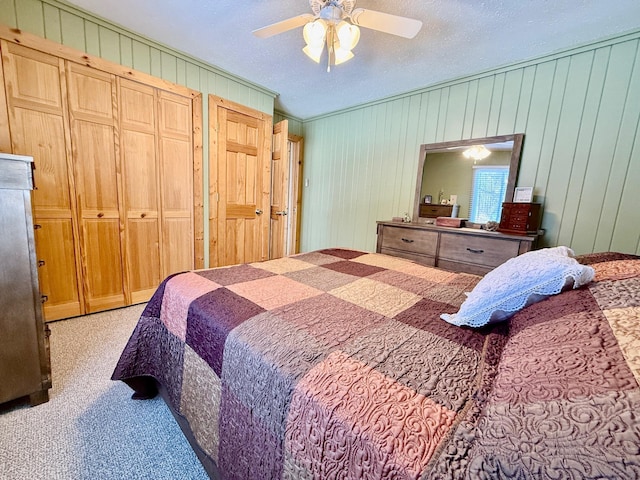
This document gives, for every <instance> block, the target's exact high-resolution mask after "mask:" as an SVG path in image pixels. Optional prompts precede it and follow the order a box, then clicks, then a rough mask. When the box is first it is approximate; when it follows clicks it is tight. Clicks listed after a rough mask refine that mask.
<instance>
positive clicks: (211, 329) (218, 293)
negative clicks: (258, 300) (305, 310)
mask: <svg viewBox="0 0 640 480" xmlns="http://www.w3.org/2000/svg"><path fill="white" fill-rule="evenodd" d="M263 311H264V309H263V308H262V307H260V306H258V305H256V304H255V303H253V302H251V301H249V300H247V299H246V298H242V297H240V296H239V295H236V294H235V293H233V292H231V291H230V290H227V289H226V288H218V289H217V290H214V291H212V292H209V293H207V294H205V295H202V296H201V297H198V298H197V299H195V300H194V301H193V302H192V303H191V305H190V306H189V317H188V318H187V337H186V342H187V345H189V346H190V347H191V348H193V350H194V351H195V352H196V353H197V354H198V355H200V357H201V358H202V359H203V360H204V361H205V362H207V363H208V364H209V366H210V367H211V368H212V369H213V370H214V371H215V372H216V374H217V375H218V376H220V375H222V358H223V353H224V344H225V341H226V339H227V335H229V332H231V330H233V329H234V328H235V327H237V326H238V325H240V324H241V323H242V322H244V321H245V320H247V319H249V318H251V317H253V316H255V315H257V314H259V313H261V312H263Z"/></svg>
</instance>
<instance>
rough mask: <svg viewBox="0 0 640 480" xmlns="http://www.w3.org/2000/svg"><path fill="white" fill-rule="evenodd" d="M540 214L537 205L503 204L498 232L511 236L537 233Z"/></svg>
mask: <svg viewBox="0 0 640 480" xmlns="http://www.w3.org/2000/svg"><path fill="white" fill-rule="evenodd" d="M541 213H542V208H541V205H540V204H539V203H520V202H504V203H503V204H502V215H501V217H500V226H499V227H498V231H499V232H502V233H510V234H513V235H529V234H535V233H538V227H539V226H540V217H541Z"/></svg>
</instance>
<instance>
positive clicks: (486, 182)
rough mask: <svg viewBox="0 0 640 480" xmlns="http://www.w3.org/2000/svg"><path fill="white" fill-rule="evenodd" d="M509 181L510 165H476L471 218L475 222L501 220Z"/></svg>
mask: <svg viewBox="0 0 640 480" xmlns="http://www.w3.org/2000/svg"><path fill="white" fill-rule="evenodd" d="M508 181H509V165H492V166H474V167H473V186H472V188H471V214H470V215H469V220H471V221H472V222H474V223H487V222H489V221H493V222H498V221H500V212H501V210H502V201H503V199H504V196H505V193H506V192H507V183H508Z"/></svg>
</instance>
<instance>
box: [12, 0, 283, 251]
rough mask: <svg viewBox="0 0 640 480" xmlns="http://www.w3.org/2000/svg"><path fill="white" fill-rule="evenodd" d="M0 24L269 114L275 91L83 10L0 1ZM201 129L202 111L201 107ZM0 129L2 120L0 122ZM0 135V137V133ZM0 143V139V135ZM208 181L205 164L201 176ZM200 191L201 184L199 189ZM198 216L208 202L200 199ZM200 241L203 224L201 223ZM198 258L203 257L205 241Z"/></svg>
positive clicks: (49, 1) (44, 0) (52, 2)
mask: <svg viewBox="0 0 640 480" xmlns="http://www.w3.org/2000/svg"><path fill="white" fill-rule="evenodd" d="M0 24H4V25H7V26H9V27H11V28H19V29H21V30H23V31H25V32H28V33H32V34H35V35H37V36H39V37H42V38H46V39H48V40H52V41H54V42H58V43H60V44H62V45H65V46H68V47H72V48H75V49H77V50H80V51H83V52H86V53H89V54H91V55H95V56H98V57H101V58H104V59H105V60H109V61H111V62H115V63H119V64H121V65H123V66H126V67H129V68H133V69H135V70H138V71H140V72H143V73H148V74H150V75H153V76H154V77H158V78H161V79H164V80H167V81H170V82H174V83H177V84H179V85H184V86H186V87H189V88H191V89H193V90H197V91H200V92H202V93H203V96H204V98H207V96H208V95H209V94H213V95H217V96H220V97H223V98H226V99H228V100H231V101H234V102H237V103H240V104H242V105H246V106H248V107H251V108H254V109H256V110H259V111H262V112H265V113H267V114H269V115H272V114H273V108H274V99H275V96H276V94H275V92H272V91H270V90H268V89H266V88H264V87H261V86H260V85H256V84H252V83H251V82H248V81H246V80H244V79H241V78H238V77H234V76H233V75H231V74H229V73H227V72H224V71H222V70H219V69H217V68H216V67H214V66H212V65H208V64H206V63H203V62H201V61H199V60H197V59H195V58H192V57H189V56H187V55H184V54H182V53H179V52H177V51H174V50H172V49H170V48H168V47H166V46H164V45H161V44H159V43H157V42H154V41H153V40H150V39H147V38H145V37H143V36H140V35H138V34H136V33H133V32H131V31H128V30H125V29H123V28H121V27H118V26H115V25H113V24H110V23H108V22H106V21H105V20H102V19H100V18H98V17H96V16H94V15H92V14H90V13H88V12H86V11H84V10H81V9H79V8H76V7H74V6H71V5H68V4H66V3H63V2H58V1H56V0H0ZM203 107H204V109H203V112H202V115H203V125H207V124H208V109H207V108H206V103H205V104H204V105H203ZM0 127H2V119H0ZM202 133H203V145H204V147H203V150H204V151H203V158H205V159H206V158H208V156H209V155H208V145H209V141H208V129H207V128H204V129H203V132H202ZM0 135H1V134H0ZM0 140H2V137H1V136H0ZM208 177H209V171H208V163H207V162H206V161H205V163H204V168H203V178H204V179H206V178H208ZM203 188H204V189H205V190H204V191H205V192H206V191H207V190H206V188H207V186H206V185H203ZM204 198H205V205H204V215H205V218H208V217H207V215H208V209H209V202H208V196H207V195H205V196H204ZM204 228H205V232H204V236H205V239H208V237H209V232H208V230H209V226H208V225H207V223H206V222H205V225H204ZM204 258H205V259H207V258H209V252H208V242H207V241H205V252H204Z"/></svg>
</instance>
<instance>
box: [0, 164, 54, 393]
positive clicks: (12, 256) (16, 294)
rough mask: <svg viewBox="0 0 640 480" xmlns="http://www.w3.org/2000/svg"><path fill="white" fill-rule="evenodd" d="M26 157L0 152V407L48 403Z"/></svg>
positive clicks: (47, 368) (44, 331)
mask: <svg viewBox="0 0 640 480" xmlns="http://www.w3.org/2000/svg"><path fill="white" fill-rule="evenodd" d="M32 164H33V161H32V159H31V157H25V156H20V155H8V154H2V153H0V204H2V208H1V209H0V265H1V267H0V311H1V312H2V313H1V314H0V403H5V402H8V401H10V400H16V399H19V398H22V397H25V399H26V400H28V401H29V403H31V405H37V404H39V403H43V402H46V401H47V400H49V388H51V364H50V359H49V336H48V334H49V330H48V327H46V326H45V323H44V319H43V317H42V305H41V297H40V290H39V288H38V272H37V269H38V263H37V259H36V251H35V244H34V233H33V218H32V213H31V190H32V189H33V170H32Z"/></svg>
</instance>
